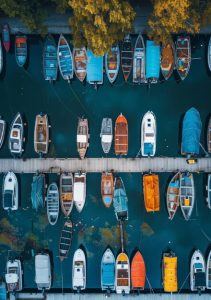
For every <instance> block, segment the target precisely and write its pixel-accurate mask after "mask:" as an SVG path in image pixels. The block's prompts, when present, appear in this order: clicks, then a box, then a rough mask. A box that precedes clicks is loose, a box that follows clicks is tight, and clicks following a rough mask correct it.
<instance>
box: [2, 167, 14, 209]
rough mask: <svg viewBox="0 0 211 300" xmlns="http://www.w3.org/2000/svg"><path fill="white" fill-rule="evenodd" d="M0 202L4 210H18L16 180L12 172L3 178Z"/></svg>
mask: <svg viewBox="0 0 211 300" xmlns="http://www.w3.org/2000/svg"><path fill="white" fill-rule="evenodd" d="M2 202H3V203H2V204H3V209H4V210H17V209H18V179H17V177H16V175H15V173H13V172H7V173H6V175H5V176H4V179H3V187H2Z"/></svg>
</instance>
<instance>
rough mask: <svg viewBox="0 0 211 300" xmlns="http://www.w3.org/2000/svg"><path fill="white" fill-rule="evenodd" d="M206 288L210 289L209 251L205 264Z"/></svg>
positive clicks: (210, 266) (210, 267) (210, 256)
mask: <svg viewBox="0 0 211 300" xmlns="http://www.w3.org/2000/svg"><path fill="white" fill-rule="evenodd" d="M206 288H207V289H208V290H210V289H211V251H209V254H208V258H207V264H206Z"/></svg>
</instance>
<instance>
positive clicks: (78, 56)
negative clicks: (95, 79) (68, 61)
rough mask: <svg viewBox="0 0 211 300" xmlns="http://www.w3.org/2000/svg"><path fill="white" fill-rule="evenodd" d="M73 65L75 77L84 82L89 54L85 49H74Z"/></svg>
mask: <svg viewBox="0 0 211 300" xmlns="http://www.w3.org/2000/svg"><path fill="white" fill-rule="evenodd" d="M73 63H74V71H75V75H76V76H77V78H78V79H79V80H80V81H81V82H83V81H84V79H85V77H86V68H87V54H86V48H85V47H82V48H74V49H73Z"/></svg>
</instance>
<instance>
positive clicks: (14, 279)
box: [5, 259, 23, 293]
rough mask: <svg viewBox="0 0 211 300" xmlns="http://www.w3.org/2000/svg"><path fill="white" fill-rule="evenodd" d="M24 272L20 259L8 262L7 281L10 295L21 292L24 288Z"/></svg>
mask: <svg viewBox="0 0 211 300" xmlns="http://www.w3.org/2000/svg"><path fill="white" fill-rule="evenodd" d="M22 276H23V271H22V267H21V261H20V260H19V259H14V260H8V261H7V265H6V274H5V281H6V284H7V291H8V292H9V293H15V292H19V291H21V290H22V288H23V281H22Z"/></svg>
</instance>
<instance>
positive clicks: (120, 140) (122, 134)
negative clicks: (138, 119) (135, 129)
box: [115, 113, 128, 155]
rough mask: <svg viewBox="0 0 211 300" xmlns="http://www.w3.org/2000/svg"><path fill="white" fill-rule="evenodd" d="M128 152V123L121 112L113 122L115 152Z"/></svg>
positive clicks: (118, 153) (121, 153)
mask: <svg viewBox="0 0 211 300" xmlns="http://www.w3.org/2000/svg"><path fill="white" fill-rule="evenodd" d="M127 153H128V123H127V119H126V118H125V116H123V114H122V113H121V114H120V115H119V116H118V117H117V119H116V123H115V154H116V155H127Z"/></svg>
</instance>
